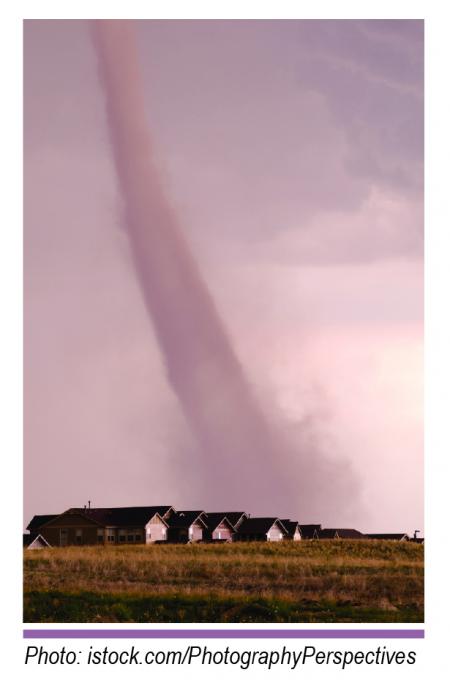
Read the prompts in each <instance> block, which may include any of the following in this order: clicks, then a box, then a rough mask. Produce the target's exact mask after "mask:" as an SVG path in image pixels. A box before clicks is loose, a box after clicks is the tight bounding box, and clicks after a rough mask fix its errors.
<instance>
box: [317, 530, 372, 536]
mask: <svg viewBox="0 0 450 686" xmlns="http://www.w3.org/2000/svg"><path fill="white" fill-rule="evenodd" d="M317 533H318V535H319V538H366V536H365V535H364V534H362V533H361V531H358V530H357V529H332V528H330V529H321V530H320V531H318V532H317Z"/></svg>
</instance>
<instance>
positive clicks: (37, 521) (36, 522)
mask: <svg viewBox="0 0 450 686" xmlns="http://www.w3.org/2000/svg"><path fill="white" fill-rule="evenodd" d="M55 517H58V515H57V514H51V515H34V517H33V519H32V520H31V522H30V523H29V524H28V526H27V529H28V530H29V531H35V530H36V529H40V528H41V526H44V524H47V522H49V521H50V520H51V519H55Z"/></svg>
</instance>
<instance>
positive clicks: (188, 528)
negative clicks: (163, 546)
mask: <svg viewBox="0 0 450 686" xmlns="http://www.w3.org/2000/svg"><path fill="white" fill-rule="evenodd" d="M205 520H206V513H205V512H204V511H203V510H182V511H178V512H176V513H174V514H172V515H171V516H170V517H169V519H168V520H167V523H168V525H169V530H168V540H169V541H170V542H171V543H193V542H198V541H203V540H204V537H205V532H206V530H207V525H206V523H205Z"/></svg>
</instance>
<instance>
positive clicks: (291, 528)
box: [280, 519, 298, 536]
mask: <svg viewBox="0 0 450 686" xmlns="http://www.w3.org/2000/svg"><path fill="white" fill-rule="evenodd" d="M280 521H281V523H282V524H283V526H284V528H285V529H286V531H287V532H288V534H289V536H293V535H294V534H295V531H296V529H297V528H298V522H293V521H291V520H290V519H281V520H280Z"/></svg>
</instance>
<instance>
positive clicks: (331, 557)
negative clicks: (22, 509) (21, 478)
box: [24, 541, 423, 621]
mask: <svg viewBox="0 0 450 686" xmlns="http://www.w3.org/2000/svg"><path fill="white" fill-rule="evenodd" d="M24 564H25V566H24V569H25V572H24V580H25V593H26V598H31V597H33V594H35V595H36V594H40V597H42V594H50V595H51V594H54V593H63V594H64V593H66V594H72V595H73V594H77V593H78V594H83V593H90V594H96V595H97V596H99V595H102V596H103V597H104V596H105V594H107V595H108V596H109V597H110V598H114V597H116V598H118V597H119V596H120V597H121V598H122V599H123V597H125V596H127V597H131V596H133V597H134V598H137V597H140V598H145V597H146V598H149V597H150V596H151V597H152V598H156V597H158V596H160V597H163V596H164V597H166V598H172V599H173V598H175V597H176V598H183V599H185V600H189V598H191V600H192V601H194V600H195V602H198V600H199V599H204V600H205V601H206V600H208V599H209V600H210V599H211V598H213V597H214V599H215V602H216V603H217V602H220V601H227V602H228V601H230V602H231V601H232V600H233V599H235V600H236V601H239V602H240V603H243V602H245V601H246V599H248V598H252V599H253V600H254V599H258V600H259V601H265V602H273V601H276V602H278V601H280V602H285V603H296V604H297V605H298V604H299V603H303V604H305V603H306V604H308V603H321V604H325V605H326V604H334V605H336V604H341V605H342V604H349V605H351V606H352V607H353V608H361V609H370V608H371V609H373V610H383V611H390V612H392V613H395V612H399V611H400V610H402V609H404V608H409V609H411V608H413V609H414V612H415V613H416V614H417V619H415V621H421V620H420V617H421V616H422V613H423V547H422V546H419V545H415V544H412V543H398V542H390V541H304V542H301V543H293V542H282V543H273V544H267V543H240V544H231V545H188V546H182V545H178V546H177V545H165V546H117V547H104V548H103V547H92V548H53V549H47V550H35V551H31V550H30V551H26V552H25V561H24ZM36 597H37V596H36ZM25 607H27V603H26V604H25ZM34 621H36V620H34ZM103 621H106V620H103ZM175 621H177V620H175ZM205 621H207V620H205ZM259 621H261V620H259ZM354 621H357V620H354ZM374 621H375V620H374ZM390 621H395V619H391V620H390ZM399 621H401V620H400V619H399ZM403 621H405V620H404V619H403ZM406 621H408V620H406ZM409 621H412V620H411V619H410V620H409Z"/></svg>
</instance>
